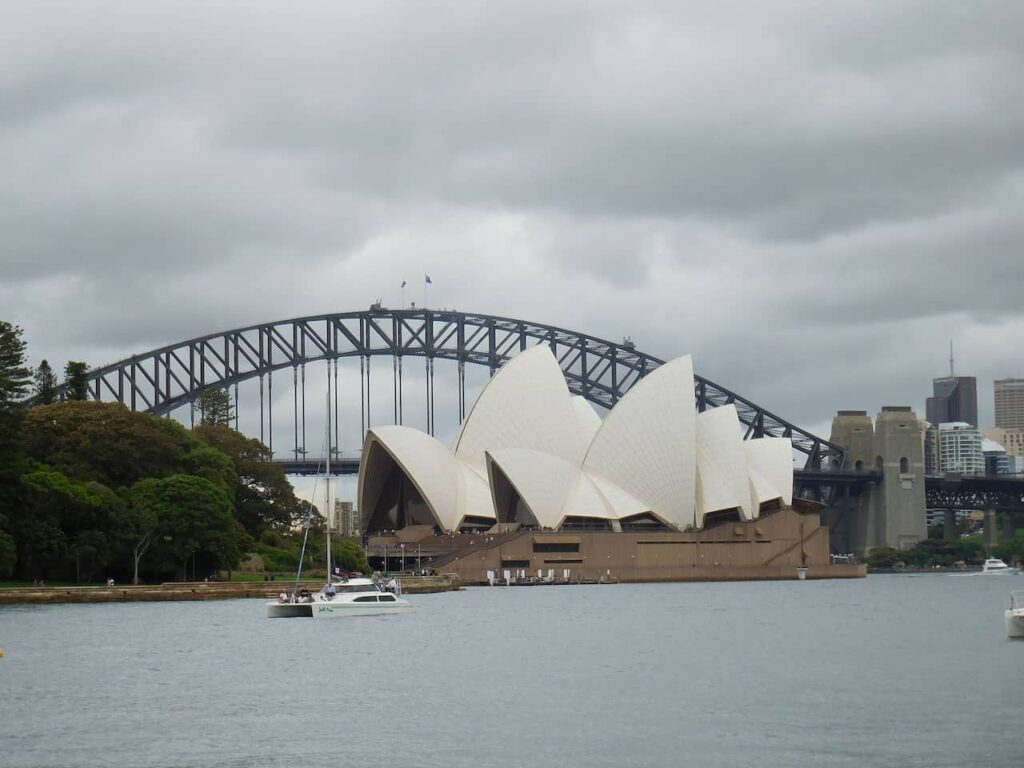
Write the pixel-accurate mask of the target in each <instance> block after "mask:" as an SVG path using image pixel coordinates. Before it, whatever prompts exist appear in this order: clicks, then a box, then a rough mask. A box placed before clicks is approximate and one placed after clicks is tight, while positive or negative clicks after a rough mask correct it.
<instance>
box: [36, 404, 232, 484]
mask: <svg viewBox="0 0 1024 768" xmlns="http://www.w3.org/2000/svg"><path fill="white" fill-rule="evenodd" d="M24 447H25V453H26V454H27V455H28V456H29V457H31V458H33V459H35V460H36V461H39V462H41V463H44V464H49V465H50V466H52V467H54V468H55V469H57V470H58V471H60V472H63V473H64V474H66V475H68V476H69V477H72V478H76V479H79V480H95V481H97V482H99V483H102V484H103V485H105V486H107V487H108V488H112V489H114V490H117V489H119V488H123V487H125V486H130V485H133V484H134V483H136V482H138V481H139V480H142V479H144V478H147V477H168V476H170V475H178V474H192V475H198V476H200V477H204V478H205V479H207V480H209V481H211V482H214V483H217V484H219V485H222V486H223V487H224V489H225V491H226V492H228V493H229V494H230V493H232V492H233V489H234V485H235V477H234V470H233V468H232V465H231V460H230V459H229V458H228V457H227V456H224V455H223V454H221V453H219V452H218V451H216V450H214V449H212V448H211V447H210V446H209V445H207V444H206V443H204V442H203V441H202V440H200V439H199V438H198V437H196V436H195V435H193V434H192V433H191V432H190V431H189V430H188V429H186V428H185V427H183V426H182V425H181V424H179V423H178V422H176V421H173V420H172V419H161V418H157V417H154V416H150V415H148V414H145V413H137V412H134V411H130V410H128V409H127V408H126V407H125V406H124V405H122V404H121V403H103V402H97V401H89V402H84V403H81V402H65V403H55V404H54V405H45V406H39V407H37V408H33V409H32V410H31V411H29V412H28V413H27V414H26V416H25V438H24Z"/></svg>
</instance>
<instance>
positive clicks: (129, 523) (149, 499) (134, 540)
mask: <svg viewBox="0 0 1024 768" xmlns="http://www.w3.org/2000/svg"><path fill="white" fill-rule="evenodd" d="M124 498H125V500H126V501H127V503H126V504H125V505H124V506H123V507H122V508H121V514H119V515H117V517H116V518H115V519H114V525H115V526H116V531H117V536H118V540H119V543H120V545H121V547H120V549H121V550H122V552H124V553H126V554H130V559H131V566H132V584H139V583H141V581H140V577H139V569H140V566H141V564H142V558H143V557H145V556H146V553H147V552H149V551H150V550H151V549H152V548H153V545H154V544H155V543H156V533H157V528H158V526H159V523H160V521H159V519H158V518H157V514H156V509H155V508H154V506H155V505H154V503H153V494H152V492H151V491H150V490H149V489H147V488H146V487H145V486H142V485H139V484H137V485H136V486H133V487H132V488H131V489H129V490H128V491H127V492H126V493H125V494H124Z"/></svg>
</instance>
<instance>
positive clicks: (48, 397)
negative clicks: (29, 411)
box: [35, 360, 57, 405]
mask: <svg viewBox="0 0 1024 768" xmlns="http://www.w3.org/2000/svg"><path fill="white" fill-rule="evenodd" d="M35 379H36V403H37V404H39V405H50V404H51V403H53V402H56V400H57V374H55V373H54V372H53V368H51V367H50V363H49V362H48V361H46V360H43V362H41V363H40V364H39V367H38V368H37V369H36V375H35Z"/></svg>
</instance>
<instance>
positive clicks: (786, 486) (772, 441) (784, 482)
mask: <svg viewBox="0 0 1024 768" xmlns="http://www.w3.org/2000/svg"><path fill="white" fill-rule="evenodd" d="M743 447H744V449H745V450H746V452H747V468H748V469H749V471H750V476H751V478H753V477H754V475H755V473H756V474H757V475H758V476H759V477H761V478H763V479H764V481H765V484H766V486H769V487H770V488H771V489H772V490H771V495H770V496H768V497H767V498H761V499H758V500H757V502H756V503H758V504H760V503H762V502H765V501H771V500H772V499H782V503H783V504H785V505H786V506H789V505H791V504H792V503H793V441H792V440H790V439H789V438H788V437H762V438H759V439H757V440H747V441H746V442H744V443H743Z"/></svg>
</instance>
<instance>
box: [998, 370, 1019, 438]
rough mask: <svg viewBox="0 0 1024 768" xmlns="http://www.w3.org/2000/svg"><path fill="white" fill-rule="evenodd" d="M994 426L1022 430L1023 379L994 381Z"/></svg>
mask: <svg viewBox="0 0 1024 768" xmlns="http://www.w3.org/2000/svg"><path fill="white" fill-rule="evenodd" d="M995 405H996V426H997V427H1002V428H1003V429H1021V428H1024V379H996V382H995Z"/></svg>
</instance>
